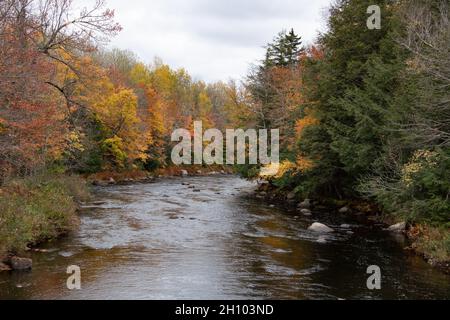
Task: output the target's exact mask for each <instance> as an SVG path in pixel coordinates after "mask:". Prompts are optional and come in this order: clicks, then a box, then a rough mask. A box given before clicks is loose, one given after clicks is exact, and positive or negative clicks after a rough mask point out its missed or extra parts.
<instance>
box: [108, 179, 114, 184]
mask: <svg viewBox="0 0 450 320" xmlns="http://www.w3.org/2000/svg"><path fill="white" fill-rule="evenodd" d="M108 183H109V184H116V180H114V178H109V180H108Z"/></svg>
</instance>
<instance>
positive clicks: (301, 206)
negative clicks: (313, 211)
mask: <svg viewBox="0 0 450 320" xmlns="http://www.w3.org/2000/svg"><path fill="white" fill-rule="evenodd" d="M298 207H299V209H310V208H311V200H309V199H306V200H305V201H303V202H302V203H300V204H299V205H298Z"/></svg>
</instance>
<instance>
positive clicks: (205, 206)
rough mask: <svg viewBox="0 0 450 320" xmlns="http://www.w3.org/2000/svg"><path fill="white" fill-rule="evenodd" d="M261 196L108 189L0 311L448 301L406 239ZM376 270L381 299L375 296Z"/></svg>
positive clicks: (6, 289) (234, 189)
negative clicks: (20, 306)
mask: <svg viewBox="0 0 450 320" xmlns="http://www.w3.org/2000/svg"><path fill="white" fill-rule="evenodd" d="M182 183H184V184H187V183H190V184H191V185H183V184H182ZM192 186H195V187H196V188H199V189H201V192H194V190H193V189H192ZM253 188H254V185H253V184H251V183H249V182H246V181H244V180H241V179H238V178H236V177H225V176H211V177H197V178H186V179H169V180H164V181H161V182H157V183H154V184H147V185H132V186H114V187H108V188H99V189H97V190H96V191H95V197H96V201H94V202H93V203H92V204H91V205H90V206H87V207H86V208H84V210H83V212H82V214H81V221H82V222H81V227H80V230H79V231H78V232H77V233H75V234H73V235H72V236H70V237H69V238H67V239H64V240H61V241H57V242H54V243H50V244H47V245H46V246H45V247H46V249H48V252H45V253H33V260H34V269H33V271H32V272H27V273H17V272H14V273H3V274H0V299H338V298H342V299H373V298H375V299H383V298H389V299H414V298H419V299H431V298H446V299H448V298H450V296H449V292H450V277H449V276H446V275H444V274H442V273H440V272H438V271H436V270H434V269H432V268H431V267H429V266H428V265H427V264H426V263H424V262H423V261H422V260H421V259H419V258H417V257H413V256H410V255H407V254H406V253H405V252H404V251H403V250H402V247H403V244H402V243H401V241H402V239H400V240H399V239H395V238H393V237H392V236H390V235H389V234H386V233H385V232H383V231H379V230H376V229H374V228H371V227H367V226H363V225H358V224H355V223H354V222H352V221H344V218H343V217H339V216H336V215H331V214H326V213H324V214H316V215H315V216H314V217H311V218H306V217H300V216H298V215H297V213H295V212H287V211H283V210H280V209H276V208H271V207H270V206H268V205H265V204H262V203H259V202H256V201H253V200H249V198H248V197H246V194H248V193H249V192H251V191H252V189H253ZM314 221H321V222H325V223H327V224H329V225H330V226H332V227H333V228H335V229H336V231H337V232H335V233H333V234H331V235H327V236H326V238H324V237H323V236H322V237H321V241H320V243H319V242H318V240H319V237H320V236H318V235H316V234H313V233H311V232H309V231H307V230H306V229H307V227H308V226H309V225H310V224H311V223H312V222H314ZM344 222H345V223H350V224H352V223H353V225H352V232H353V233H349V232H348V231H349V230H348V229H344V228H340V227H339V226H340V225H341V224H342V223H344ZM70 265H78V266H80V267H81V272H82V275H81V276H82V290H80V291H69V290H68V289H67V288H66V280H67V277H68V275H67V274H66V269H67V267H68V266H70ZM370 265H378V266H380V267H381V270H382V276H383V278H382V290H381V291H375V292H374V291H369V290H368V289H367V287H366V280H367V278H368V276H369V275H367V274H366V269H367V267H368V266H370Z"/></svg>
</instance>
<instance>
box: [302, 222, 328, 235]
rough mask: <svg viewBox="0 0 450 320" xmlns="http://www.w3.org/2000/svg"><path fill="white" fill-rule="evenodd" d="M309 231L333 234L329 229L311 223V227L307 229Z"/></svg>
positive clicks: (320, 224) (319, 224)
mask: <svg viewBox="0 0 450 320" xmlns="http://www.w3.org/2000/svg"><path fill="white" fill-rule="evenodd" d="M308 230H309V231H313V232H318V233H331V232H334V230H333V229H331V228H330V227H328V226H326V225H324V224H322V223H318V222H316V223H313V224H312V226H310V227H309V228H308Z"/></svg>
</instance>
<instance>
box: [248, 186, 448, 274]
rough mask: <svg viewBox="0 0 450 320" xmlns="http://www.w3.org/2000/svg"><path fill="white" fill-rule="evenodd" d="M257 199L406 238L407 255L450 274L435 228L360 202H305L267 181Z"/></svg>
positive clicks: (322, 229) (319, 227)
mask: <svg viewBox="0 0 450 320" xmlns="http://www.w3.org/2000/svg"><path fill="white" fill-rule="evenodd" d="M254 197H255V198H257V199H259V200H263V201H265V202H268V203H270V204H271V205H273V206H274V205H276V206H282V207H288V208H290V209H292V210H296V211H297V212H298V213H299V214H302V215H304V216H308V217H311V216H312V217H313V216H314V212H319V211H329V212H331V213H333V212H334V213H336V214H341V215H345V216H350V217H353V218H355V219H358V220H359V221H361V222H363V223H367V224H376V225H377V226H379V227H380V228H382V229H384V230H385V231H386V232H390V233H393V234H400V235H404V236H405V237H406V239H408V242H409V243H410V245H409V246H408V247H406V248H405V250H406V251H408V252H411V253H413V254H416V255H419V256H421V257H423V258H424V259H425V260H426V261H427V262H428V263H429V264H430V265H432V266H433V267H436V268H438V269H440V270H441V271H443V272H445V273H447V274H450V261H449V260H448V259H442V258H441V257H442V256H444V257H445V255H446V254H445V253H441V254H439V255H436V254H433V252H434V250H436V247H439V250H446V249H445V243H442V242H445V240H441V243H438V244H436V242H437V241H439V240H437V239H439V238H440V237H441V238H443V237H444V236H443V235H442V234H439V232H438V231H437V230H435V229H432V228H427V227H424V226H421V225H412V224H408V223H406V222H404V221H396V220H394V219H393V218H392V217H391V216H388V215H385V214H383V213H382V211H381V210H380V209H379V208H378V207H377V206H376V205H375V204H373V203H370V202H367V201H363V200H358V199H356V200H348V201H345V200H344V201H343V200H335V199H301V198H300V197H299V196H298V195H297V194H296V193H295V192H293V191H286V190H283V189H280V188H277V187H276V186H274V185H272V184H271V183H269V182H267V181H258V188H257V190H256V192H255V194H254ZM310 230H311V231H314V232H318V233H328V232H333V230H332V229H331V228H329V227H328V226H326V225H324V224H321V223H319V222H317V223H314V224H313V225H311V227H310ZM442 248H443V249H442ZM448 249H449V248H447V250H448Z"/></svg>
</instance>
